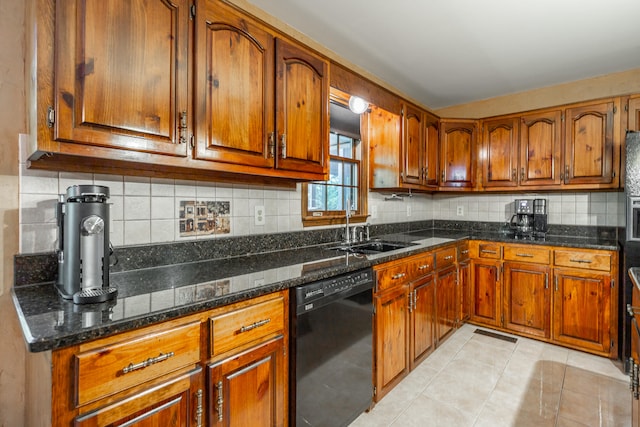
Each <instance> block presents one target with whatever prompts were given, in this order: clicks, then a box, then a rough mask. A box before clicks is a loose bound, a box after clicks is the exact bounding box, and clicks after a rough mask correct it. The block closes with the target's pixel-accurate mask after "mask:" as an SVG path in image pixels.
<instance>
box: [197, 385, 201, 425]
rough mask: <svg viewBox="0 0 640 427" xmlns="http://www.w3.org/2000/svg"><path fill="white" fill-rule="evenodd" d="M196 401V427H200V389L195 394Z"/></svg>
mask: <svg viewBox="0 0 640 427" xmlns="http://www.w3.org/2000/svg"><path fill="white" fill-rule="evenodd" d="M196 401H197V403H198V404H197V406H196V427H202V413H203V410H202V389H199V390H198V391H197V392H196Z"/></svg>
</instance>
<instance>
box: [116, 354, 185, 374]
mask: <svg viewBox="0 0 640 427" xmlns="http://www.w3.org/2000/svg"><path fill="white" fill-rule="evenodd" d="M173 356H174V354H173V351H170V352H169V353H160V354H159V355H158V357H150V358H148V359H147V360H143V361H142V362H140V363H136V364H133V363H129V364H128V365H127V366H125V367H124V368H122V373H123V374H128V373H129V372H132V371H137V370H138V369H142V368H146V367H147V366H151V365H153V364H155V363H159V362H162V361H165V360H167V359H168V358H170V357H173Z"/></svg>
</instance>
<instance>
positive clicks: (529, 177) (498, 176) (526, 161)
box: [480, 110, 562, 189]
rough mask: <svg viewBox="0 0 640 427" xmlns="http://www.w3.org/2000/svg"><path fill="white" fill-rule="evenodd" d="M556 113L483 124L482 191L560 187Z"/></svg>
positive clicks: (558, 136)
mask: <svg viewBox="0 0 640 427" xmlns="http://www.w3.org/2000/svg"><path fill="white" fill-rule="evenodd" d="M561 117H562V114H561V111H560V110H550V111H542V112H536V113H531V114H525V115H522V116H509V117H505V118H494V119H489V120H485V121H484V122H483V124H482V127H483V140H482V148H481V155H480V157H481V158H482V185H483V187H484V188H486V189H492V188H496V189H497V188H500V189H505V188H513V187H517V186H527V187H529V186H540V185H554V184H555V185H559V184H560V170H561V168H560V165H561V164H560V159H561V145H560V144H561V129H562V118H561Z"/></svg>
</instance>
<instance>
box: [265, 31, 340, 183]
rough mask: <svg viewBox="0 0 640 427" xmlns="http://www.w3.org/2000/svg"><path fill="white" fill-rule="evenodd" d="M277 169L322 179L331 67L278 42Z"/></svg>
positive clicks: (325, 161)
mask: <svg viewBox="0 0 640 427" xmlns="http://www.w3.org/2000/svg"><path fill="white" fill-rule="evenodd" d="M275 137H276V138H277V148H276V153H277V154H276V157H277V159H276V167H278V168H279V169H286V170H293V171H302V172H308V173H313V174H318V175H319V176H321V178H320V179H324V175H325V173H326V172H327V168H328V162H329V65H328V63H327V61H325V60H323V59H320V58H319V57H317V56H315V55H313V54H312V53H310V52H309V51H307V50H304V49H302V48H301V47H298V46H294V45H293V44H290V43H287V42H285V41H284V40H282V39H276V134H275Z"/></svg>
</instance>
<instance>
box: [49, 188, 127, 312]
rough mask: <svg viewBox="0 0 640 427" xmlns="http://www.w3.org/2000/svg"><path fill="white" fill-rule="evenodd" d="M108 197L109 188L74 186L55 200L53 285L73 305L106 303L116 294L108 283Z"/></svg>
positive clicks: (115, 290) (114, 289)
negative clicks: (55, 251)
mask: <svg viewBox="0 0 640 427" xmlns="http://www.w3.org/2000/svg"><path fill="white" fill-rule="evenodd" d="M108 198H109V188H108V187H104V186H100V185H73V186H71V187H69V188H67V192H66V194H61V195H60V198H59V201H58V205H57V209H56V214H57V215H56V216H57V224H58V279H57V281H56V287H57V289H58V292H59V293H60V295H61V296H62V298H64V299H68V300H73V302H74V303H76V304H88V303H98V302H105V301H108V300H110V299H113V298H115V297H116V295H117V293H118V292H117V289H116V288H114V287H110V286H109V254H110V245H109V205H108V204H107V199H108Z"/></svg>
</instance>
